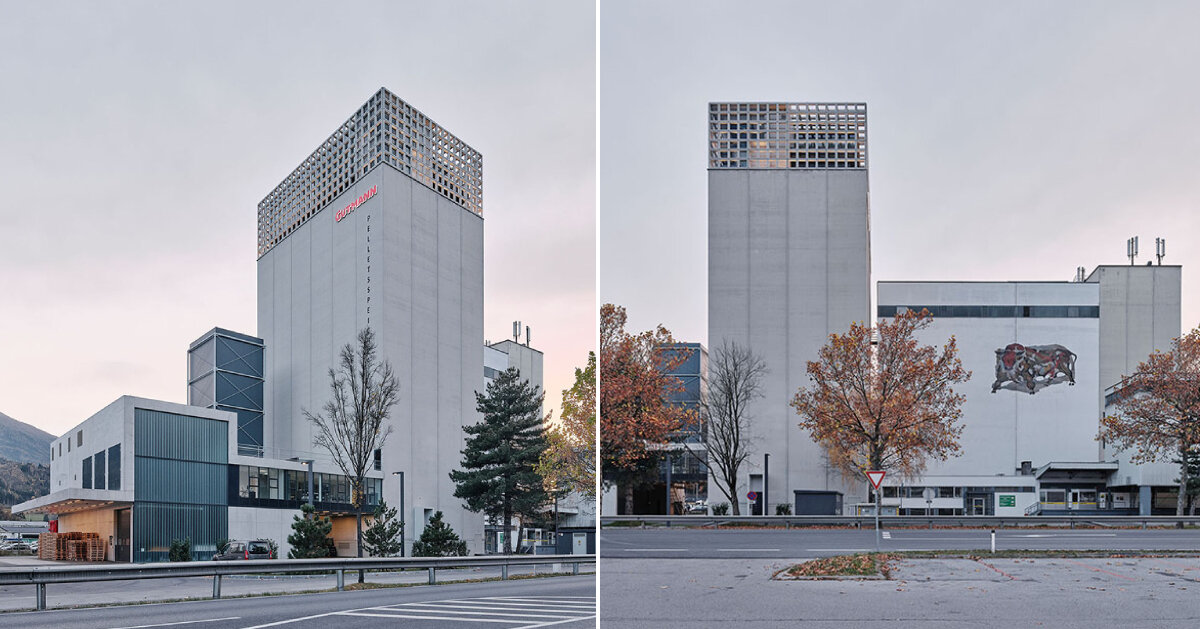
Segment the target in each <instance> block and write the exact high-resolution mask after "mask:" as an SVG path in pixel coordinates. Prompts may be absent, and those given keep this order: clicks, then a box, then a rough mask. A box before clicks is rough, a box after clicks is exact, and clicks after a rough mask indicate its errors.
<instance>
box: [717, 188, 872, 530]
mask: <svg viewBox="0 0 1200 629" xmlns="http://www.w3.org/2000/svg"><path fill="white" fill-rule="evenodd" d="M708 177H709V179H708V181H709V185H708V191H709V202H708V212H709V214H708V216H709V230H708V278H709V292H708V326H709V330H708V347H709V349H710V351H714V352H715V351H717V350H718V349H719V348H720V347H721V344H722V342H723V341H726V340H728V341H733V342H737V343H738V344H740V345H743V346H749V347H750V348H751V349H753V350H754V351H755V352H756V353H757V354H758V355H759V356H761V357H762V359H763V360H764V362H765V363H766V367H767V370H768V371H767V374H766V375H765V376H764V378H763V398H762V399H760V400H758V401H757V402H756V403H755V404H753V405H752V407H751V408H750V412H751V414H752V415H753V416H754V427H755V430H754V435H753V438H754V440H755V443H754V446H753V448H752V453H751V455H750V458H749V460H748V462H747V465H746V466H745V468H744V471H743V472H742V474H743V477H744V478H748V477H749V475H750V474H761V473H762V461H763V454H764V453H769V454H770V455H771V463H770V465H771V469H770V476H769V477H770V487H769V488H768V490H769V496H768V498H769V501H770V502H771V504H775V503H779V502H783V503H790V502H791V500H792V490H793V489H821V490H835V491H842V492H845V493H846V494H847V496H846V503H847V504H851V503H853V502H857V501H858V500H859V499H861V496H862V495H863V494H864V493H865V492H864V487H863V486H862V484H861V483H854V484H852V485H847V484H846V483H845V482H844V481H843V479H842V478H841V475H840V474H839V473H838V472H836V471H834V470H832V469H830V468H829V467H828V466H827V465H826V464H825V459H824V457H823V454H822V452H821V449H820V448H819V447H818V446H817V445H816V444H815V443H814V442H813V441H812V439H811V438H810V437H809V435H807V434H806V433H804V432H802V431H801V430H800V429H799V428H797V426H796V424H797V422H798V421H799V420H798V418H797V416H796V414H795V412H794V410H793V409H792V408H791V407H790V406H789V405H788V403H789V402H790V401H791V399H792V398H793V396H795V394H796V391H797V390H798V389H799V388H800V387H801V386H802V385H805V384H807V382H808V378H807V375H806V372H805V365H806V363H807V361H809V360H814V359H815V358H816V356H817V352H818V350H819V349H820V347H821V346H822V345H824V344H825V342H826V340H827V338H828V336H829V334H831V333H841V332H845V331H847V330H848V329H849V327H850V324H851V323H852V322H855V321H860V322H870V321H871V313H870V303H871V301H870V225H869V210H868V194H869V193H868V185H867V171H866V170H865V169H861V170H784V169H779V170H710V171H709V173H708ZM743 482H745V481H743ZM709 486H710V487H716V485H715V484H713V482H712V480H711V479H710V483H709ZM746 490H747V487H746V486H745V485H739V487H738V490H737V492H736V494H737V495H738V496H744V495H745V493H746ZM718 493H719V492H718ZM710 495H713V492H712V491H710ZM770 509H771V508H770V507H768V510H769V511H770ZM770 512H773V511H770Z"/></svg>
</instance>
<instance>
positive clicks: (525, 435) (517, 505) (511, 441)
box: [450, 368, 549, 553]
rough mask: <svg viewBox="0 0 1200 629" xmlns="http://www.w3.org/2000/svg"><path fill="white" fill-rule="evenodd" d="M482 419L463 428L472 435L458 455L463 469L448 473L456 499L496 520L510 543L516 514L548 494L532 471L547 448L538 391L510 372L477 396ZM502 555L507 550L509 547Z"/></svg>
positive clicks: (534, 508) (531, 509)
mask: <svg viewBox="0 0 1200 629" xmlns="http://www.w3.org/2000/svg"><path fill="white" fill-rule="evenodd" d="M475 400H476V403H477V404H476V409H477V410H478V411H479V412H480V414H482V415H483V421H482V422H480V423H478V424H476V425H474V426H468V427H466V428H464V429H463V430H464V431H465V432H466V433H467V434H468V435H471V436H470V437H469V438H468V439H467V448H466V449H465V450H463V451H462V454H463V461H462V466H463V468H464V470H463V471H459V470H454V471H452V472H450V479H451V480H453V481H454V483H455V485H456V487H455V490H454V495H455V497H458V498H462V499H464V500H466V505H465V506H466V508H467V509H470V510H471V511H475V512H480V511H482V512H483V513H485V514H487V516H488V517H490V518H492V519H493V520H500V522H501V525H502V526H503V527H504V537H505V540H506V541H507V540H509V539H512V538H511V537H510V535H511V533H512V518H513V516H514V515H518V516H521V517H522V518H526V517H529V516H532V515H534V514H536V513H537V512H538V511H541V510H544V509H545V506H546V503H547V501H548V500H549V496H548V495H547V493H546V490H545V488H544V487H543V483H542V477H541V475H540V474H538V473H537V470H536V469H535V468H536V466H537V464H538V457H539V456H540V455H541V453H542V451H543V450H545V449H546V447H547V444H546V437H545V433H544V430H543V428H542V418H541V404H542V393H541V391H540V390H539V389H538V387H535V386H533V385H531V384H529V382H528V381H525V380H521V375H520V372H518V371H517V370H516V369H515V368H509V369H507V370H505V371H503V372H501V373H500V375H498V376H497V377H496V379H495V380H493V381H492V383H491V384H489V385H488V388H487V395H481V394H479V393H476V394H475ZM504 550H505V553H508V552H510V547H509V545H508V543H505V545H504Z"/></svg>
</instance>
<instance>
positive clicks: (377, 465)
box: [375, 450, 383, 470]
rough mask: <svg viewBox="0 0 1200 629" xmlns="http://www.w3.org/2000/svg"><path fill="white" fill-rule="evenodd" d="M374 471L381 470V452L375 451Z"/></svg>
mask: <svg viewBox="0 0 1200 629" xmlns="http://www.w3.org/2000/svg"><path fill="white" fill-rule="evenodd" d="M375 469H376V470H382V469H383V451H382V450H375Z"/></svg>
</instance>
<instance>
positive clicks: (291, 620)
mask: <svg viewBox="0 0 1200 629" xmlns="http://www.w3.org/2000/svg"><path fill="white" fill-rule="evenodd" d="M338 613H341V612H326V613H324V614H314V615H312V616H301V617H299V618H288V619H287V620H277V621H275V622H269V623H267V624H265V625H254V626H253V627H245V628H244V629H264V628H265V627H278V626H279V625H290V624H292V623H294V622H302V621H305V620H312V619H314V618H327V617H329V616H333V615H334V614H338Z"/></svg>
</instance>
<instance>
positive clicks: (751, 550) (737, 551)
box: [717, 548, 780, 553]
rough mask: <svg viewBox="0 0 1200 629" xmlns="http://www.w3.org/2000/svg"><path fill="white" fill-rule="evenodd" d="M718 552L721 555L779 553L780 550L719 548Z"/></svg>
mask: <svg viewBox="0 0 1200 629" xmlns="http://www.w3.org/2000/svg"><path fill="white" fill-rule="evenodd" d="M717 552H721V553H740V552H748V553H777V552H780V551H779V549H778V548H718V549H717Z"/></svg>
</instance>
